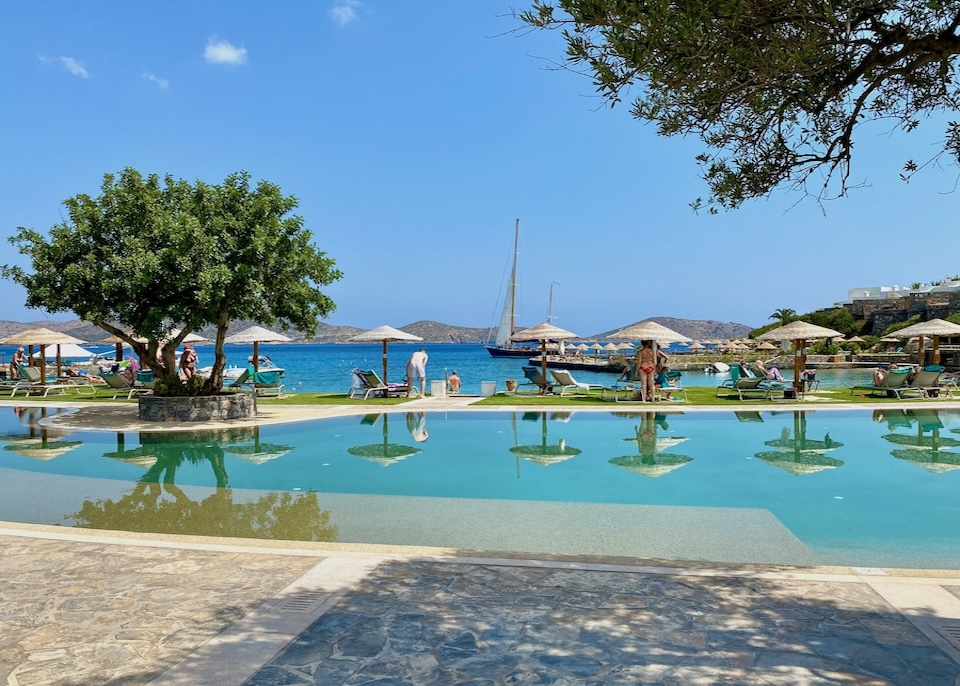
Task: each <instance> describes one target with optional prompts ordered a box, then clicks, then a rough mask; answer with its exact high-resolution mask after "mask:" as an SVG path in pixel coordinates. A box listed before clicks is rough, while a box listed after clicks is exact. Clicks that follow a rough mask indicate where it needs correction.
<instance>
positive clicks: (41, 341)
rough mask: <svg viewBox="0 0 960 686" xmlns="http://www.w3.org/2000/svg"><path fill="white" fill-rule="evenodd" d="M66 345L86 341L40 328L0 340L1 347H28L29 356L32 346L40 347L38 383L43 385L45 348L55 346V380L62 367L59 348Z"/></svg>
mask: <svg viewBox="0 0 960 686" xmlns="http://www.w3.org/2000/svg"><path fill="white" fill-rule="evenodd" d="M66 343H73V344H75V345H80V344H81V343H86V341H82V340H80V339H79V338H74V337H73V336H68V335H67V334H65V333H60V332H59V331H52V330H50V329H45V328H42V327H41V328H39V329H28V330H27V331H21V332H20V333H15V334H13V335H11V336H7V337H6V338H3V339H0V344H2V345H29V346H30V353H31V354H32V353H33V346H34V345H39V346H40V383H45V382H46V378H47V361H46V356H47V350H46V348H47V346H48V345H56V346H57V378H60V368H61V366H62V363H61V361H60V346H61V345H63V344H66Z"/></svg>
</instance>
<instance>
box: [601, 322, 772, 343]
mask: <svg viewBox="0 0 960 686" xmlns="http://www.w3.org/2000/svg"><path fill="white" fill-rule="evenodd" d="M651 321H652V322H656V323H657V324H662V325H663V326H665V327H667V328H668V329H673V330H674V331H676V332H677V333H682V334H683V335H684V336H687V337H689V338H694V339H696V340H698V341H703V340H706V339H723V338H726V339H730V338H742V337H743V336H746V335H747V334H748V333H750V332H751V331H753V330H754V329H755V328H756V327H753V326H747V325H746V324H737V323H735V322H718V321H714V320H712V319H674V318H673V317H648V318H647V319H641V320H640V321H639V322H634V323H633V324H640V323H642V322H651ZM633 324H624V325H623V326H618V327H617V328H616V329H611V330H610V331H604V332H603V333H598V334H596V335H595V336H590V337H589V338H590V340H594V339H595V340H605V339H606V338H607V337H609V336H610V335H611V334H612V333H614V332H615V331H619V330H620V329H625V328H627V327H628V326H633Z"/></svg>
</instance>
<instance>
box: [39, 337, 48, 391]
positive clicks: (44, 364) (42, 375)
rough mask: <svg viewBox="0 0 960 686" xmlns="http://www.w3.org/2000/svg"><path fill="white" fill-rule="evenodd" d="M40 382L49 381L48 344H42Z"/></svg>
mask: <svg viewBox="0 0 960 686" xmlns="http://www.w3.org/2000/svg"><path fill="white" fill-rule="evenodd" d="M40 383H47V346H46V345H44V344H42V343H41V344H40Z"/></svg>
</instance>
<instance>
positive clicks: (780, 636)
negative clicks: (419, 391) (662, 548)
mask: <svg viewBox="0 0 960 686" xmlns="http://www.w3.org/2000/svg"><path fill="white" fill-rule="evenodd" d="M0 679H2V680H3V681H4V682H5V683H6V684H7V685H8V686H40V685H54V684H56V685H57V686H81V685H84V686H87V685H90V684H109V685H110V686H120V685H123V686H128V685H132V684H156V685H159V686H170V685H175V684H176V685H184V686H186V685H188V684H189V685H191V686H197V685H200V684H210V685H217V686H222V685H225V684H237V685H240V684H247V685H248V686H274V685H279V684H348V685H351V686H352V685H360V684H378V685H380V686H386V685H388V684H411V685H417V686H420V685H427V684H438V685H439V684H471V685H476V686H479V685H481V684H490V685H493V684H598V685H599V684H765V685H767V684H784V685H786V684H791V685H792V684H897V685H901V684H923V685H930V686H933V685H941V684H942V685H944V686H947V685H949V686H956V684H960V575H957V574H952V573H944V576H935V575H930V574H926V575H919V576H910V575H906V574H905V573H904V572H900V571H897V570H886V571H884V570H876V569H868V570H842V569H832V570H816V569H806V568H788V567H778V568H771V567H759V566H749V567H729V566H728V567H718V566H710V565H702V566H701V565H696V564H684V565H677V564H676V563H673V566H663V563H659V564H649V565H647V566H638V565H637V564H634V565H630V564H610V563H601V562H590V561H571V560H532V559H530V560H527V559H516V558H501V559H495V558H480V557H465V556H457V555H449V554H426V552H425V551H409V552H404V551H394V552H389V551H351V550H348V549H346V547H345V546H332V545H327V546H324V545H323V544H303V545H302V546H295V547H290V548H284V547H281V546H280V545H279V544H269V543H268V544H266V545H260V544H256V543H254V542H250V541H226V540H224V541H217V540H203V539H182V538H176V537H164V536H149V537H144V538H140V537H138V538H127V537H126V535H124V534H104V533H102V532H93V531H77V530H70V531H64V530H62V529H59V528H58V527H40V526H26V525H8V526H6V527H5V528H2V529H0Z"/></svg>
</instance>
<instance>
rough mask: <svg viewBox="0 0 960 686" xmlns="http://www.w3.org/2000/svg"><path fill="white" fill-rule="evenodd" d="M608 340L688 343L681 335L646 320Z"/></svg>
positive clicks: (621, 330)
mask: <svg viewBox="0 0 960 686" xmlns="http://www.w3.org/2000/svg"><path fill="white" fill-rule="evenodd" d="M608 338H611V339H614V340H618V339H622V340H628V341H656V342H657V343H679V342H681V341H686V342H689V341H690V338H689V337H687V336H684V335H683V334H682V333H677V332H676V331H674V330H673V329H668V328H667V327H665V326H663V325H662V324H658V323H657V322H655V321H652V320H648V321H645V322H639V323H637V324H631V325H630V326H628V327H626V328H623V329H620V330H619V331H615V332H614V333H612V334H610V335H609V336H608Z"/></svg>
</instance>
